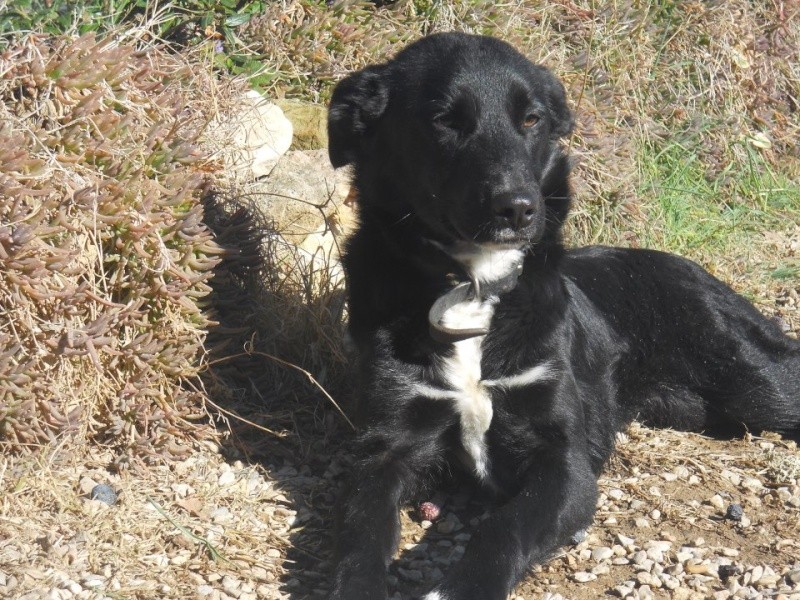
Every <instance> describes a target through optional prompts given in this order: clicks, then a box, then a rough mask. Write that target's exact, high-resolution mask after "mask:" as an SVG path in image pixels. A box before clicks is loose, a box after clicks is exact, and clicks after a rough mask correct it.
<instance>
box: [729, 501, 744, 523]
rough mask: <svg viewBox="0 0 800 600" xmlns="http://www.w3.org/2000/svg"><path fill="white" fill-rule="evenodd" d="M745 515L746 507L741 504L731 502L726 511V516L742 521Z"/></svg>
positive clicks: (732, 519)
mask: <svg viewBox="0 0 800 600" xmlns="http://www.w3.org/2000/svg"><path fill="white" fill-rule="evenodd" d="M743 516H744V509H743V508H742V505H741V504H729V505H728V509H727V510H726V511H725V518H726V519H729V520H731V521H741V520H742V517H743Z"/></svg>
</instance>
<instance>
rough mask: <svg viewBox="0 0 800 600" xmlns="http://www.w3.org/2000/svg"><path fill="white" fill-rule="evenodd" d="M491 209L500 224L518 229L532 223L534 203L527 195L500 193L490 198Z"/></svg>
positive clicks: (534, 212)
mask: <svg viewBox="0 0 800 600" xmlns="http://www.w3.org/2000/svg"><path fill="white" fill-rule="evenodd" d="M492 210H493V211H494V217H495V220H496V221H497V222H498V223H499V224H500V225H502V226H504V227H510V228H511V229H513V230H514V231H519V230H520V229H524V228H525V227H527V226H528V225H530V224H531V223H533V219H534V217H535V216H536V203H535V202H534V200H533V198H530V197H528V196H523V195H520V194H501V195H499V196H496V197H495V198H494V199H493V200H492Z"/></svg>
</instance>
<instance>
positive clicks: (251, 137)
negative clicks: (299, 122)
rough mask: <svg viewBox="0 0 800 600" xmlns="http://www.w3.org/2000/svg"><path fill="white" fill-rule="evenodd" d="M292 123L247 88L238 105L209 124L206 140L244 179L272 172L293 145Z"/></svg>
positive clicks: (278, 109) (259, 94) (264, 99)
mask: <svg viewBox="0 0 800 600" xmlns="http://www.w3.org/2000/svg"><path fill="white" fill-rule="evenodd" d="M293 133H294V132H293V128H292V123H291V121H289V119H287V118H286V116H285V115H284V114H283V111H282V110H281V109H280V107H279V106H277V105H275V104H273V103H272V102H270V101H269V100H267V99H266V98H265V97H264V96H262V95H261V93H259V92H257V91H255V90H248V91H247V92H245V93H244V95H243V96H242V97H241V98H240V100H239V104H238V106H236V107H235V108H233V109H232V110H231V111H230V112H229V113H228V114H224V115H221V116H219V117H217V118H216V119H215V120H214V121H212V123H211V124H210V125H209V128H208V131H207V132H206V142H207V143H208V145H209V146H211V147H212V148H213V149H216V150H217V152H216V153H217V155H218V156H220V157H221V158H222V162H223V164H224V165H225V166H226V167H227V168H228V169H230V170H231V171H234V172H235V173H237V174H239V175H240V176H242V177H244V178H248V179H249V178H254V179H256V178H258V177H263V176H264V175H267V174H269V172H270V171H271V170H272V168H273V167H274V166H275V163H276V162H277V160H278V159H279V158H280V157H281V156H283V155H284V154H285V153H286V151H287V150H288V149H289V146H291V145H292V136H293Z"/></svg>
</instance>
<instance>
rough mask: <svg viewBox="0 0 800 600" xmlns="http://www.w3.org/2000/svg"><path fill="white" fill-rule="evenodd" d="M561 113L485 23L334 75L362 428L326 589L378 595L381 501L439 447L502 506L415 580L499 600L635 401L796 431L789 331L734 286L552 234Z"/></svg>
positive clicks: (571, 517) (559, 541)
mask: <svg viewBox="0 0 800 600" xmlns="http://www.w3.org/2000/svg"><path fill="white" fill-rule="evenodd" d="M572 125H573V121H572V116H571V113H570V110H569V109H568V107H567V104H566V101H565V97H564V89H563V87H562V85H561V84H560V83H559V82H558V80H557V79H555V77H553V76H552V75H551V74H550V73H549V72H548V71H547V70H546V69H545V68H543V67H540V66H536V65H533V64H531V63H530V62H529V61H528V60H526V59H525V58H524V57H523V56H522V55H521V54H519V53H518V52H516V51H515V50H514V49H513V48H511V47H510V46H509V45H507V44H505V43H503V42H501V41H498V40H495V39H491V38H486V37H479V36H471V35H465V34H457V33H449V34H440V35H434V36H430V37H427V38H425V39H423V40H421V41H419V42H417V43H414V44H412V45H411V46H409V47H408V48H407V49H405V50H404V51H402V52H400V53H399V54H398V55H397V57H396V58H394V59H393V60H391V61H389V62H388V63H386V64H382V65H377V66H371V67H368V68H366V69H364V70H362V71H359V72H357V73H354V74H352V75H350V76H349V77H347V78H346V79H344V80H343V81H342V82H341V83H340V84H339V85H338V86H337V88H336V90H335V92H334V94H333V99H332V101H331V107H330V122H329V133H330V158H331V162H332V163H333V164H334V165H335V166H337V167H339V166H342V165H346V164H352V165H353V166H354V169H355V171H354V185H355V187H356V189H357V190H358V195H359V202H360V225H359V227H358V229H357V231H356V232H355V234H354V236H353V237H352V238H351V239H350V241H349V243H348V244H347V251H346V256H345V268H346V273H347V278H348V279H347V280H348V285H349V300H350V304H349V310H350V324H349V327H350V333H351V335H352V338H353V340H354V342H355V346H356V348H357V362H358V370H359V376H360V378H361V379H360V391H361V403H360V417H361V423H362V425H363V427H364V429H363V434H362V435H361V437H360V440H359V442H360V447H359V452H360V460H359V462H358V463H357V466H356V469H355V473H353V479H352V483H351V487H350V489H349V491H348V492H347V494H346V497H345V498H344V504H343V506H342V514H341V520H342V522H341V527H340V532H339V537H338V562H337V567H336V570H335V574H334V578H333V586H332V592H331V596H330V597H331V598H332V599H335V600H358V599H364V600H383V599H384V598H385V597H386V567H387V565H388V563H389V561H390V560H391V558H392V556H393V553H394V551H395V549H396V545H397V543H398V536H399V521H398V505H399V504H400V503H402V502H404V501H407V500H409V499H411V498H412V497H414V495H415V494H417V493H418V492H419V491H420V490H421V489H423V488H424V487H425V486H427V485H429V484H430V482H431V481H432V480H433V479H434V478H435V476H436V475H437V473H440V472H442V471H443V470H444V469H449V468H450V466H452V465H454V464H456V463H461V464H463V465H466V466H467V467H468V470H469V471H470V472H471V473H472V474H473V476H474V477H475V478H476V479H477V480H478V481H479V482H480V483H481V484H482V485H483V486H484V487H485V488H486V489H487V490H490V491H492V492H493V493H495V494H496V495H497V497H498V498H500V499H501V502H502V504H501V506H500V508H499V509H497V510H496V512H495V513H494V514H493V515H492V516H491V517H490V518H489V519H487V520H486V521H484V522H483V523H482V524H481V525H480V527H479V528H478V530H477V531H476V532H475V534H474V535H473V538H472V541H471V543H470V545H469V547H468V548H467V551H466V554H465V555H464V557H463V559H462V560H461V561H460V562H459V563H458V564H456V565H455V566H454V567H452V568H451V569H450V571H449V572H448V573H447V576H446V578H445V579H444V581H443V582H442V583H440V584H439V585H437V587H436V588H435V590H434V591H431V592H430V593H428V594H427V595H426V596H424V598H425V599H426V600H436V599H438V600H489V599H492V600H494V599H496V600H502V599H505V598H506V596H507V594H508V593H509V592H510V591H511V590H512V588H513V586H514V585H515V583H516V582H517V581H518V580H519V579H520V577H521V576H522V575H523V574H524V573H525V570H526V569H527V568H528V567H529V565H531V563H534V562H537V561H541V560H542V559H544V558H546V557H547V556H548V554H550V553H552V552H553V551H554V550H555V549H556V548H558V547H559V546H560V545H563V544H564V543H566V542H568V541H569V539H570V537H571V536H572V535H573V534H574V533H575V532H577V531H578V530H581V529H583V528H585V527H587V525H589V523H590V522H591V520H592V515H593V513H594V510H595V501H596V494H597V491H596V480H597V477H598V474H599V473H600V471H601V469H602V467H603V464H604V463H605V461H606V459H607V458H608V457H609V454H610V453H611V451H612V449H613V445H614V437H615V432H617V431H619V430H620V428H622V427H623V426H624V425H625V424H626V423H627V422H629V421H630V420H631V419H634V418H637V419H640V420H642V421H644V422H645V423H649V424H651V425H656V426H665V427H673V428H678V429H685V430H692V431H705V432H708V433H711V434H715V435H734V434H737V433H741V432H743V431H745V430H752V431H755V432H760V431H761V430H764V429H768V430H773V431H778V432H782V433H784V434H788V435H797V434H798V433H800V343H798V342H796V341H794V340H792V339H790V338H788V337H786V336H785V335H783V334H782V333H781V331H780V330H779V328H778V327H777V326H776V325H775V324H774V323H772V322H771V321H769V320H768V319H766V318H764V317H763V316H762V315H761V314H759V312H758V311H757V310H756V309H755V308H754V307H753V306H751V305H750V304H749V303H748V302H747V301H746V300H745V299H743V298H742V297H740V296H738V295H737V294H735V293H734V292H733V291H731V290H730V288H728V287H727V286H726V285H724V284H723V283H721V282H719V281H718V280H716V279H715V278H713V277H712V276H711V275H709V274H708V273H706V272H705V271H704V270H703V269H701V268H700V267H698V266H697V265H695V264H694V263H692V262H690V261H688V260H685V259H682V258H679V257H676V256H671V255H668V254H664V253H661V252H655V251H649V250H630V249H617V248H604V247H591V248H582V249H577V250H565V249H564V247H563V246H562V240H561V227H562V224H563V222H564V219H565V217H566V214H567V210H568V208H569V203H570V191H569V185H568V181H567V179H568V173H569V162H568V159H567V158H566V157H565V155H564V154H563V152H562V150H561V147H560V145H559V138H562V137H563V136H565V135H567V134H568V133H569V132H570V131H571V129H572ZM459 281H461V282H463V283H461V284H460V285H455V284H456V283H458V282H459Z"/></svg>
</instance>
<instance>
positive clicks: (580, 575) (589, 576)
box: [572, 571, 597, 583]
mask: <svg viewBox="0 0 800 600" xmlns="http://www.w3.org/2000/svg"><path fill="white" fill-rule="evenodd" d="M572 578H573V579H574V580H575V581H577V582H578V583H588V582H589V581H594V580H595V579H597V575H595V574H594V573H587V572H586V571H578V572H577V573H575V574H574V575H573V576H572Z"/></svg>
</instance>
